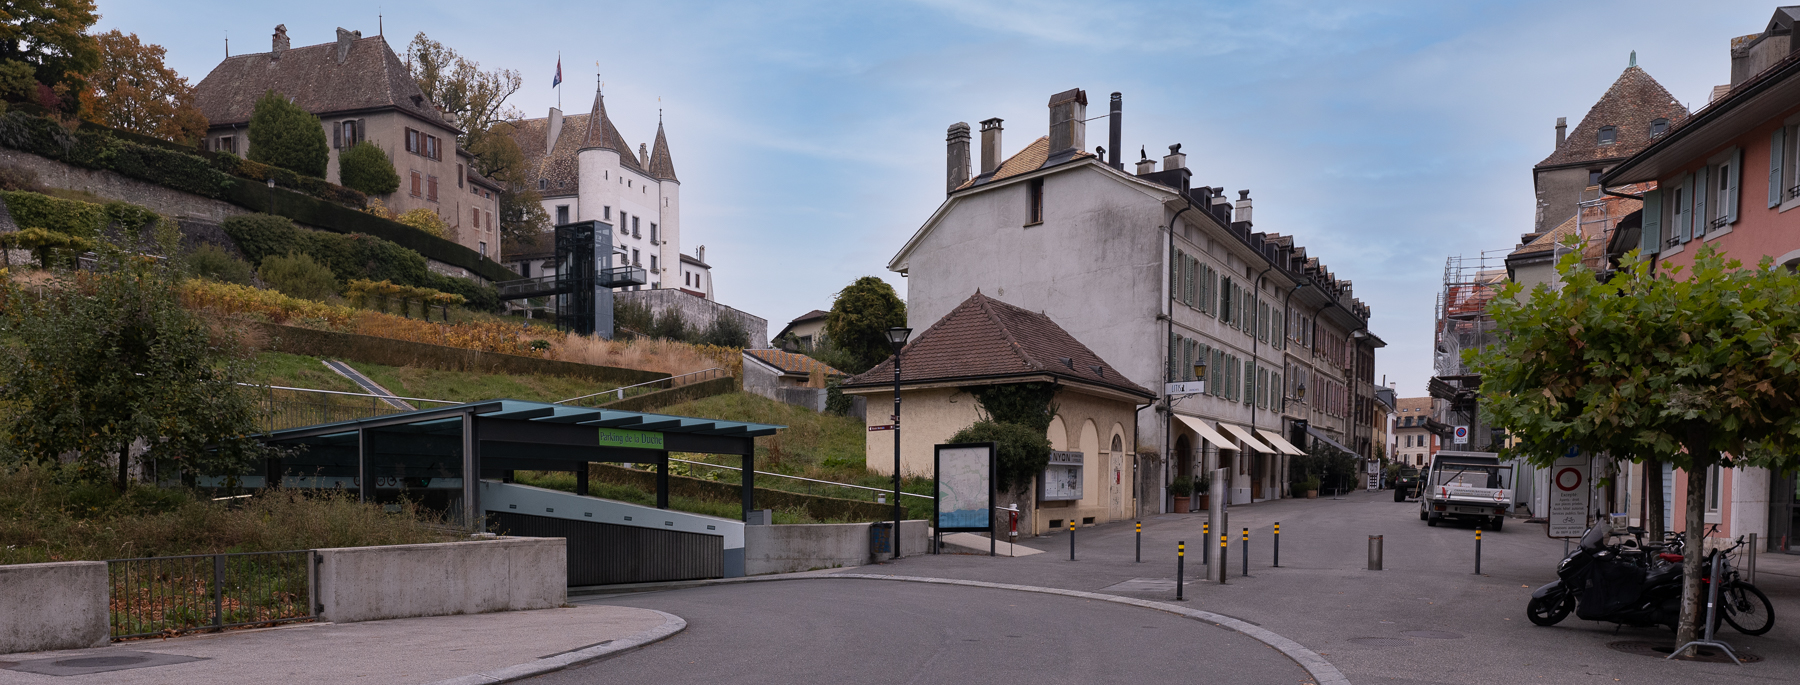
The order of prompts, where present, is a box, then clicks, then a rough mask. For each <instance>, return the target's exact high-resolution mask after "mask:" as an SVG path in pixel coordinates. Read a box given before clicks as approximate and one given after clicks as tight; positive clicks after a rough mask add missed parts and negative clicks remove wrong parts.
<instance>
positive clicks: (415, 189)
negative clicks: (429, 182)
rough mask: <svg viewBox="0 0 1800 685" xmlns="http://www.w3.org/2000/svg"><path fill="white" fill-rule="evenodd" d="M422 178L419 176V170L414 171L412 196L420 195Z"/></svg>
mask: <svg viewBox="0 0 1800 685" xmlns="http://www.w3.org/2000/svg"><path fill="white" fill-rule="evenodd" d="M421 180H422V179H421V178H420V176H419V172H417V171H415V172H412V196H413V197H418V196H419V183H420V181H421Z"/></svg>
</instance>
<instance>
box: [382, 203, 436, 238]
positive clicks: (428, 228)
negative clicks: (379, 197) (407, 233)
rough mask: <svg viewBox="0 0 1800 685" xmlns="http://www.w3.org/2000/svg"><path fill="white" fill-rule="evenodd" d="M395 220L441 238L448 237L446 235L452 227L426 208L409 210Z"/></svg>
mask: <svg viewBox="0 0 1800 685" xmlns="http://www.w3.org/2000/svg"><path fill="white" fill-rule="evenodd" d="M394 220H395V221H398V222H400V223H402V224H405V225H407V226H411V227H413V228H416V229H419V230H421V231H424V232H426V233H428V234H431V235H433V236H436V237H439V238H444V237H447V235H446V234H447V233H448V231H449V229H450V225H449V224H446V223H444V218H443V217H440V216H438V213H437V212H434V211H431V210H429V209H426V208H424V207H420V208H418V209H411V210H407V211H406V213H404V214H401V215H400V216H397V217H394Z"/></svg>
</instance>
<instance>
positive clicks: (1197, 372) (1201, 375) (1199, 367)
mask: <svg viewBox="0 0 1800 685" xmlns="http://www.w3.org/2000/svg"><path fill="white" fill-rule="evenodd" d="M1194 377H1195V378H1198V379H1200V380H1206V362H1200V363H1197V364H1195V365H1194Z"/></svg>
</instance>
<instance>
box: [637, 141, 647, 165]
mask: <svg viewBox="0 0 1800 685" xmlns="http://www.w3.org/2000/svg"><path fill="white" fill-rule="evenodd" d="M638 161H639V162H643V163H644V164H646V165H648V164H649V163H650V146H649V145H646V144H644V143H638Z"/></svg>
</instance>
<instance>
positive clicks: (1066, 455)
mask: <svg viewBox="0 0 1800 685" xmlns="http://www.w3.org/2000/svg"><path fill="white" fill-rule="evenodd" d="M1081 473H1082V454H1081V453H1080V452H1051V453H1050V463H1049V464H1048V465H1046V466H1044V472H1043V473H1041V474H1039V475H1038V501H1039V502H1072V501H1075V500H1079V499H1081V486H1082V481H1081Z"/></svg>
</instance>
